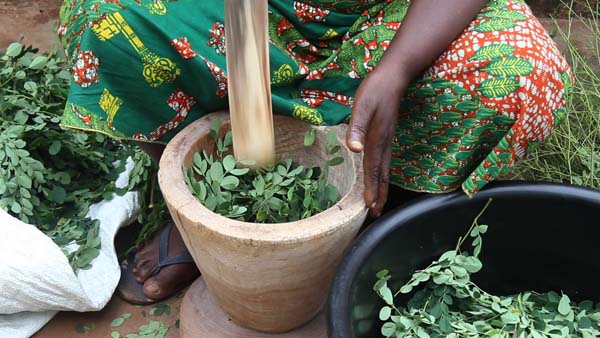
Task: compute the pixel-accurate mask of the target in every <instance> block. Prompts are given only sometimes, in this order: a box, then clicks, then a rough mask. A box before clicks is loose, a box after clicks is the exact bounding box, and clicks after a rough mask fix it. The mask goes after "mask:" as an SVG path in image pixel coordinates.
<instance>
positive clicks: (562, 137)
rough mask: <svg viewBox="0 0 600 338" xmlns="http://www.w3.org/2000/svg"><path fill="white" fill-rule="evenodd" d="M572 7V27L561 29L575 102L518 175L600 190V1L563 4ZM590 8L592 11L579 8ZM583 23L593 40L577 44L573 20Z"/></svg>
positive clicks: (563, 26) (514, 177)
mask: <svg viewBox="0 0 600 338" xmlns="http://www.w3.org/2000/svg"><path fill="white" fill-rule="evenodd" d="M563 5H564V6H567V8H569V9H571V10H570V11H569V18H568V25H566V26H565V25H564V24H563V25H562V27H561V28H559V29H558V30H557V32H556V35H557V38H560V39H563V40H565V41H567V49H566V51H565V54H566V56H567V58H568V60H569V63H570V64H571V67H572V70H573V73H574V75H575V84H574V92H573V100H572V102H571V104H570V105H569V107H568V112H569V115H568V118H567V119H566V120H565V122H564V123H563V124H562V125H560V126H559V127H557V129H556V130H555V131H554V133H553V134H552V135H551V136H550V137H549V138H548V139H547V140H546V141H545V142H544V143H543V144H542V145H541V146H540V148H539V149H538V150H537V151H536V152H534V153H533V154H531V155H530V157H529V158H528V159H527V160H525V161H524V162H522V163H521V164H519V165H518V166H517V167H516V168H515V169H514V170H513V171H512V174H511V175H510V177H511V178H513V179H526V180H534V181H550V182H563V183H571V184H576V185H583V186H587V187H592V188H597V189H600V23H599V21H598V19H599V18H600V14H599V8H598V7H599V6H598V4H597V3H596V2H589V0H585V1H570V2H563ZM574 5H577V6H578V8H581V6H582V5H583V6H585V7H586V8H587V9H588V13H581V11H578V12H575V11H574V10H572V9H573V8H574ZM575 21H579V22H581V23H582V24H583V25H584V26H585V28H586V31H587V30H589V32H590V35H591V37H592V38H591V39H589V41H588V42H586V44H585V45H584V46H583V47H582V46H579V47H576V46H575V43H574V41H576V40H575V38H577V37H576V36H575V35H574V34H576V33H574V30H573V23H574V22H575Z"/></svg>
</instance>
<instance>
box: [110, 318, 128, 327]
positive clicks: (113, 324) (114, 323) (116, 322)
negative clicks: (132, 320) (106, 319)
mask: <svg viewBox="0 0 600 338" xmlns="http://www.w3.org/2000/svg"><path fill="white" fill-rule="evenodd" d="M123 323H125V319H124V318H123V317H118V318H115V319H113V321H112V322H110V327H119V326H121V325H123Z"/></svg>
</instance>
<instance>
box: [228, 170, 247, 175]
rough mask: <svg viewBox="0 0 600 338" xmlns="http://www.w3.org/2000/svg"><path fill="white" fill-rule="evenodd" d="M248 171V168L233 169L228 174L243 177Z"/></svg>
mask: <svg viewBox="0 0 600 338" xmlns="http://www.w3.org/2000/svg"><path fill="white" fill-rule="evenodd" d="M249 171H250V169H248V168H243V169H233V170H231V171H230V174H232V175H235V176H243V175H246V174H247V173H248V172H249Z"/></svg>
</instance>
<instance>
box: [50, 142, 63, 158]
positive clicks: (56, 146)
mask: <svg viewBox="0 0 600 338" xmlns="http://www.w3.org/2000/svg"><path fill="white" fill-rule="evenodd" d="M61 147H62V143H61V142H60V141H54V142H52V144H51V145H50V148H48V153H49V154H50V155H52V156H54V155H56V154H58V153H59V152H60V148H61Z"/></svg>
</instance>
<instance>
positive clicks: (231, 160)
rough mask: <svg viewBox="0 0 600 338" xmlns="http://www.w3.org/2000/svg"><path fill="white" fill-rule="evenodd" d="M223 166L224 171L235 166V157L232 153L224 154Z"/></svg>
mask: <svg viewBox="0 0 600 338" xmlns="http://www.w3.org/2000/svg"><path fill="white" fill-rule="evenodd" d="M223 168H224V169H225V172H230V171H231V170H233V169H234V168H235V157H233V156H232V155H227V156H225V158H224V159H223Z"/></svg>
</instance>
